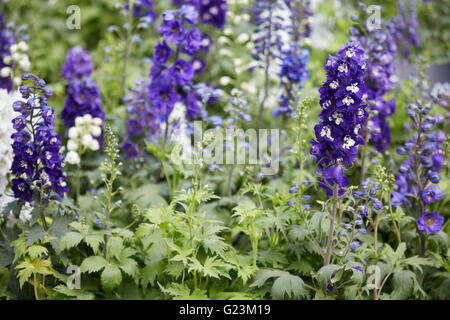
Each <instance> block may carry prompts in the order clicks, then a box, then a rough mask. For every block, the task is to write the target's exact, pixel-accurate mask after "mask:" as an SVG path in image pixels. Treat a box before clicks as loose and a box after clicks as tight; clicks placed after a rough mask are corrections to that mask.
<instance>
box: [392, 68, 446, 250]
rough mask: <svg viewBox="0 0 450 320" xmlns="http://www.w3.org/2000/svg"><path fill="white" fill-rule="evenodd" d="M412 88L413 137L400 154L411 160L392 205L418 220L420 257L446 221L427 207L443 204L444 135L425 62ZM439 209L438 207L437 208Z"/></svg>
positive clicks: (401, 174) (406, 163)
mask: <svg viewBox="0 0 450 320" xmlns="http://www.w3.org/2000/svg"><path fill="white" fill-rule="evenodd" d="M418 61H419V63H420V64H422V65H420V67H419V69H418V70H417V71H416V74H415V79H414V81H413V85H414V86H415V89H414V90H415V95H414V96H413V98H415V100H414V101H411V103H410V104H409V105H408V106H407V110H406V111H407V114H408V116H409V117H410V119H411V120H412V123H411V130H414V132H413V137H412V138H410V139H409V140H408V141H407V142H406V143H405V145H404V146H400V147H398V148H397V152H398V153H400V154H403V155H409V157H408V158H407V159H406V160H404V161H403V162H402V164H401V165H400V167H399V173H398V174H397V176H396V183H395V187H396V188H395V191H393V192H392V204H393V205H396V206H400V205H403V206H405V207H406V208H408V209H407V210H408V211H409V212H410V214H411V215H413V216H415V217H416V218H417V228H418V230H419V232H420V233H419V235H420V254H421V256H424V255H425V250H426V239H427V237H426V235H427V234H432V233H437V232H439V231H440V230H441V229H442V225H443V223H444V218H443V217H442V216H440V215H439V213H438V211H437V210H434V211H433V210H430V209H427V207H430V206H432V204H433V203H436V202H440V201H441V200H442V199H443V198H444V191H443V190H442V189H441V188H440V187H439V182H440V180H441V175H440V171H441V170H442V168H443V164H444V161H445V159H444V148H443V144H444V140H445V135H444V133H443V132H442V131H435V130H434V128H435V126H437V125H439V124H438V123H437V119H438V118H439V117H437V116H434V115H432V114H431V111H432V107H433V104H432V102H431V101H430V92H429V91H430V87H429V84H428V82H427V80H426V77H425V64H424V61H423V60H421V59H419V60H418ZM434 207H435V208H436V206H434Z"/></svg>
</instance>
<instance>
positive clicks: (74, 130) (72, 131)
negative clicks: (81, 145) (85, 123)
mask: <svg viewBox="0 0 450 320" xmlns="http://www.w3.org/2000/svg"><path fill="white" fill-rule="evenodd" d="M79 134H80V131H79V130H78V128H77V127H72V128H70V129H69V138H70V139H76V138H78V136H79Z"/></svg>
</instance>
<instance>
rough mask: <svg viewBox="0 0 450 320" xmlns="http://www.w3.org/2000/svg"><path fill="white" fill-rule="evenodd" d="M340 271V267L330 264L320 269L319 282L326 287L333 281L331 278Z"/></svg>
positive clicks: (318, 273)
mask: <svg viewBox="0 0 450 320" xmlns="http://www.w3.org/2000/svg"><path fill="white" fill-rule="evenodd" d="M339 269H340V266H338V265H336V264H329V265H327V266H324V267H322V268H320V270H319V271H318V272H317V275H316V277H317V280H318V281H319V284H320V285H321V286H322V287H326V286H327V285H328V282H329V281H330V280H331V276H332V275H333V274H334V273H335V272H337V271H338V270H339Z"/></svg>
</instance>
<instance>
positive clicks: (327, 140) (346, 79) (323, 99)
mask: <svg viewBox="0 0 450 320" xmlns="http://www.w3.org/2000/svg"><path fill="white" fill-rule="evenodd" d="M366 67H367V60H366V58H365V56H364V47H363V46H362V45H361V44H360V43H359V42H356V41H354V42H349V43H347V44H346V45H345V46H344V47H343V48H342V49H340V50H339V53H338V54H337V56H329V57H328V59H327V62H326V63H325V70H326V72H327V80H326V82H325V83H324V84H323V86H322V87H321V88H320V89H319V92H320V105H321V106H322V112H321V113H320V114H319V118H320V119H321V121H320V123H319V124H317V125H316V126H315V128H314V130H315V133H316V140H312V141H311V144H312V148H311V149H310V153H311V154H312V155H313V156H314V157H315V160H316V163H317V164H318V166H319V170H320V171H321V172H322V176H323V178H322V180H321V182H320V183H319V185H320V186H321V187H322V188H324V189H326V190H327V195H328V196H331V195H332V191H331V187H332V186H333V185H334V184H337V185H338V186H339V189H338V193H339V195H342V194H343V193H344V190H343V189H342V187H345V186H347V184H348V179H347V178H345V177H344V174H343V167H347V166H350V165H351V164H352V163H353V162H354V161H355V160H356V154H357V152H358V145H360V144H363V141H362V139H361V137H360V136H359V130H360V129H361V128H362V126H363V125H364V123H365V121H366V119H367V116H368V114H367V112H366V105H364V104H363V100H362V96H363V94H364V93H366V91H367V88H366V86H365V84H364V74H365V70H366Z"/></svg>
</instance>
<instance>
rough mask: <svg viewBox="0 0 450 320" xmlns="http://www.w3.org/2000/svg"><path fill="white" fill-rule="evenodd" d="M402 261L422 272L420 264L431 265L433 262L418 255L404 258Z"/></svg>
mask: <svg viewBox="0 0 450 320" xmlns="http://www.w3.org/2000/svg"><path fill="white" fill-rule="evenodd" d="M402 263H404V264H408V265H410V266H412V267H414V268H416V269H418V270H419V271H420V272H422V267H421V266H424V265H428V266H432V265H433V262H431V261H429V260H428V259H425V258H422V257H419V256H414V257H410V258H406V259H404V260H403V261H402Z"/></svg>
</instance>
